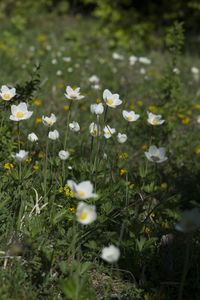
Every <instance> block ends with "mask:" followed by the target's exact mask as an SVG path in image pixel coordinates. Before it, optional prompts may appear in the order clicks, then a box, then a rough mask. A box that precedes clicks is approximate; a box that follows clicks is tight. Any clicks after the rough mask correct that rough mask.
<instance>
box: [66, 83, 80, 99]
mask: <svg viewBox="0 0 200 300" xmlns="http://www.w3.org/2000/svg"><path fill="white" fill-rule="evenodd" d="M65 97H66V98H67V99H70V100H81V99H83V98H84V96H82V95H81V94H80V87H78V88H76V89H73V88H71V87H70V86H69V85H68V86H67V87H66V93H65Z"/></svg>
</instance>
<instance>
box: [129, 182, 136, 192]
mask: <svg viewBox="0 0 200 300" xmlns="http://www.w3.org/2000/svg"><path fill="white" fill-rule="evenodd" d="M134 186H135V184H134V183H133V182H131V181H128V188H129V189H130V190H132V189H133V188H134Z"/></svg>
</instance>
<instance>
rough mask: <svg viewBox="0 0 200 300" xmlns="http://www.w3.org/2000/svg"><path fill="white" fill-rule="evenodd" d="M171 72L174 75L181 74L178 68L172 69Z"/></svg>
mask: <svg viewBox="0 0 200 300" xmlns="http://www.w3.org/2000/svg"><path fill="white" fill-rule="evenodd" d="M173 72H174V73H175V74H177V75H179V74H180V73H181V72H180V70H179V69H178V68H174V69H173Z"/></svg>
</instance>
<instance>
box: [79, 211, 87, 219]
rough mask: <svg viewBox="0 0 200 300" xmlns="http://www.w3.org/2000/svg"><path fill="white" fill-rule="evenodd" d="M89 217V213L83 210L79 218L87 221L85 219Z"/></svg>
mask: <svg viewBox="0 0 200 300" xmlns="http://www.w3.org/2000/svg"><path fill="white" fill-rule="evenodd" d="M87 218H88V213H87V212H86V211H82V212H81V213H80V215H79V219H80V220H81V221H85V220H87Z"/></svg>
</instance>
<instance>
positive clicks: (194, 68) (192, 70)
mask: <svg viewBox="0 0 200 300" xmlns="http://www.w3.org/2000/svg"><path fill="white" fill-rule="evenodd" d="M191 72H192V74H195V75H196V74H199V68H197V67H192V68H191Z"/></svg>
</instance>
